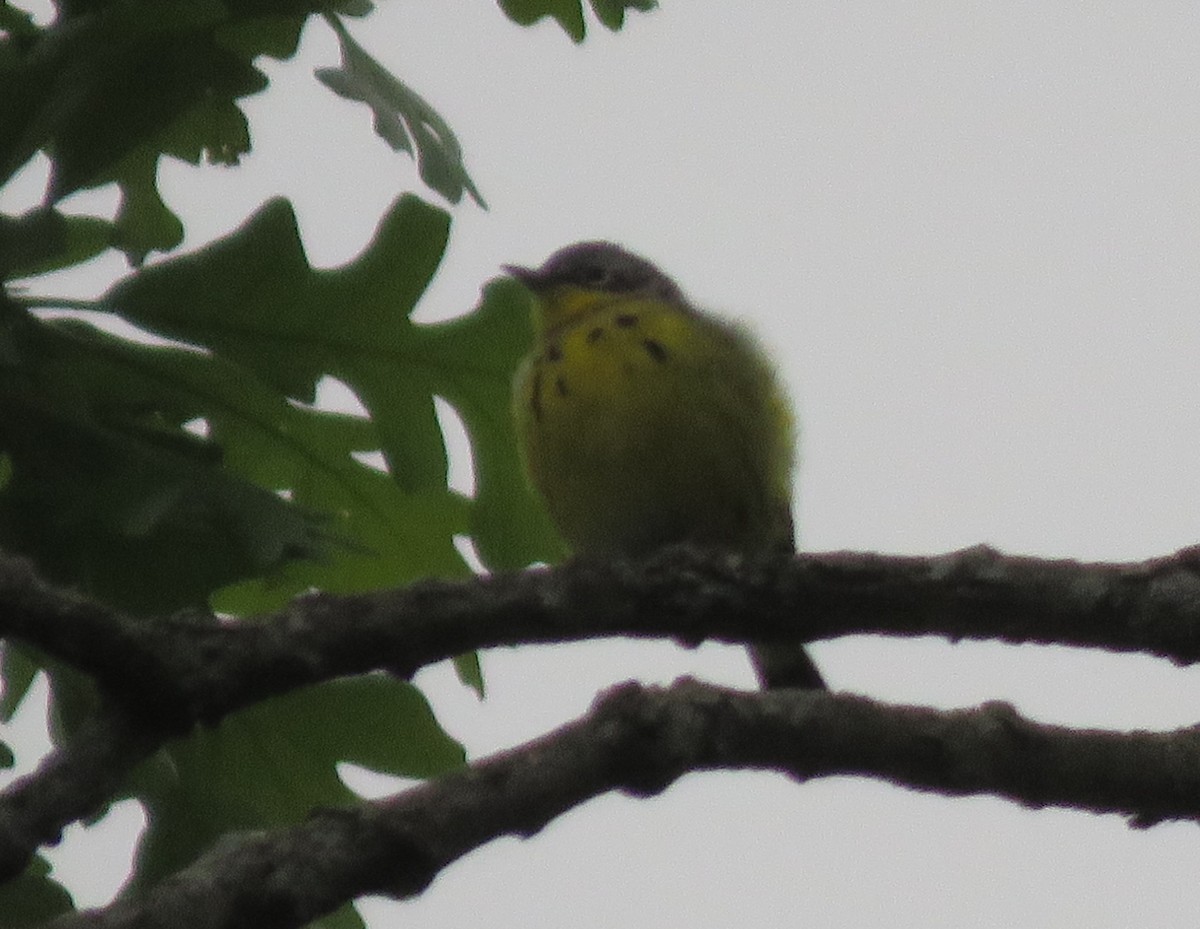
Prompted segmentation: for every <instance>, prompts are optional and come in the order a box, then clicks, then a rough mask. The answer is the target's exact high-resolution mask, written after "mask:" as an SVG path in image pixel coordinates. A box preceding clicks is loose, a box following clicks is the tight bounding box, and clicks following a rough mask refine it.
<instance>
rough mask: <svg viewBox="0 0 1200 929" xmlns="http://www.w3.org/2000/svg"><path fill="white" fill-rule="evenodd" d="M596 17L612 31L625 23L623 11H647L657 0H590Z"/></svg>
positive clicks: (656, 4) (652, 7)
mask: <svg viewBox="0 0 1200 929" xmlns="http://www.w3.org/2000/svg"><path fill="white" fill-rule="evenodd" d="M590 2H591V4H592V11H593V12H594V13H595V14H596V18H597V19H599V20H600V22H602V23H603V24H604V25H605V26H606V27H607V28H609V29H611V30H612V31H613V32H616V31H618V30H619V29H620V28H621V27H622V26H624V25H625V11H626V10H638V11H639V12H642V13H648V12H650V11H651V10H653V9H655V8H656V7H657V6H658V2H657V0H590Z"/></svg>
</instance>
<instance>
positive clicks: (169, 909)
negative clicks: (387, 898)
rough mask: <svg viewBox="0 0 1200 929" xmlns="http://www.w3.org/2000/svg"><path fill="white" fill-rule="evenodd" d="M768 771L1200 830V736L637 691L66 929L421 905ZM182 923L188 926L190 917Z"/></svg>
mask: <svg viewBox="0 0 1200 929" xmlns="http://www.w3.org/2000/svg"><path fill="white" fill-rule="evenodd" d="M715 769H721V770H733V769H756V770H762V769H766V770H773V771H779V772H781V773H784V774H788V775H790V776H792V777H795V778H797V779H799V780H806V779H809V778H814V777H822V776H827V775H838V774H841V775H844V774H861V775H868V776H873V777H879V778H883V779H886V780H889V781H891V782H893V783H895V784H899V785H904V786H908V787H911V788H914V789H917V790H931V791H937V792H939V793H944V794H950V795H963V794H983V793H986V794H993V795H997V796H1001V797H1006V798H1008V799H1011V800H1014V801H1017V802H1019V803H1023V804H1025V805H1027V806H1032V807H1043V806H1047V805H1056V806H1066V807H1072V808H1075V809H1083V810H1089V811H1093V812H1105V813H1124V814H1126V815H1130V816H1134V817H1136V824H1138V825H1146V824H1149V823H1151V822H1154V821H1157V820H1160V819H1164V818H1181V819H1193V820H1194V819H1200V734H1198V733H1197V731H1196V730H1195V729H1187V730H1180V731H1178V732H1175V733H1146V732H1129V733H1118V732H1104V731H1077V730H1071V729H1065V728H1062V727H1057V726H1046V725H1039V724H1036V723H1033V722H1030V721H1029V720H1026V719H1024V718H1022V717H1021V716H1019V715H1018V714H1017V713H1016V711H1015V710H1014V709H1013V708H1012V707H1011V706H1009V705H1007V704H1001V703H991V704H986V705H984V706H982V707H979V708H978V709H973V710H958V711H952V712H939V711H936V710H931V709H926V708H923V707H902V706H885V705H882V704H879V703H875V702H873V701H871V700H868V699H866V698H863V697H856V696H851V695H839V694H829V693H820V692H806V691H773V692H770V693H743V692H738V691H731V690H726V689H722V688H717V687H713V686H709V685H705V684H701V683H697V682H695V681H682V682H679V683H677V684H675V685H673V686H672V687H669V688H665V689H662V688H645V687H641V686H639V685H635V684H627V685H623V686H621V687H617V688H614V689H613V690H611V691H610V692H608V693H607V694H606V695H604V696H602V697H601V698H600V699H599V700H598V701H597V704H596V706H595V708H594V709H593V711H592V712H591V713H589V714H588V715H587V716H585V717H583V718H582V719H580V720H578V721H576V722H573V723H570V724H568V725H566V726H563V727H562V728H560V729H558V730H557V731H555V732H553V733H550V734H549V735H546V736H543V737H542V738H539V739H537V740H535V741H533V742H530V743H528V744H526V745H524V746H522V747H520V748H518V749H514V750H511V751H508V752H503V753H500V754H498V755H496V756H494V757H492V758H490V759H487V760H485V761H482V762H479V763H477V764H476V765H474V766H472V767H471V768H468V769H466V770H463V771H460V772H456V773H453V774H449V775H446V776H444V777H441V778H438V779H437V780H435V781H431V782H429V783H427V784H424V785H421V786H419V787H417V788H414V789H412V790H409V791H407V792H405V793H402V794H399V795H397V796H395V797H392V798H390V799H387V800H383V801H379V802H375V803H364V804H361V805H360V806H358V807H356V808H353V809H350V810H342V811H323V812H318V813H316V814H314V816H313V817H312V818H310V820H309V821H307V822H306V823H304V824H302V825H299V826H295V827H292V828H289V829H281V830H277V831H272V832H260V833H254V834H241V835H237V836H228V837H226V839H225V840H223V841H222V843H220V844H219V845H218V846H217V847H215V848H214V849H213V850H212V851H210V852H209V853H207V854H206V855H204V856H203V857H202V858H201V859H199V860H198V861H197V862H195V863H194V864H193V865H191V866H189V867H188V868H186V869H185V870H183V871H181V872H179V873H178V874H176V875H174V876H173V877H172V878H170V879H168V880H166V881H164V882H162V883H161V884H160V885H158V887H156V888H155V889H154V890H152V891H151V892H150V893H149V894H148V895H147V896H146V897H144V898H142V899H140V900H137V901H121V902H117V903H114V904H112V905H111V906H109V907H108V908H106V909H104V910H101V911H93V912H89V913H82V914H74V915H71V916H67V917H64V918H62V919H60V920H58V921H56V922H55V923H53V924H52V925H53V927H54V929H83V927H87V929H132V927H135V926H136V927H138V929H152V927H153V929H157V927H163V929H166V927H172V929H174V927H176V926H181V925H187V926H189V927H191V929H232V927H241V926H250V925H271V926H276V927H289V926H302V925H304V924H306V923H307V922H309V921H310V920H312V919H315V918H316V917H318V916H320V915H322V914H324V913H328V912H330V911H332V910H333V909H335V908H336V907H338V906H340V905H341V904H342V903H344V902H345V901H347V900H350V899H353V898H355V897H357V896H361V895H364V894H368V893H378V894H387V895H391V896H394V897H405V896H411V895H414V894H416V893H419V892H420V891H421V890H423V889H424V888H425V887H426V886H427V885H428V884H429V882H430V881H431V880H432V879H433V878H434V877H435V876H436V875H437V874H438V872H439V871H441V870H442V869H443V868H445V867H446V866H448V865H449V864H451V863H452V862H454V861H455V860H457V859H458V858H461V857H462V856H463V855H465V854H466V853H467V852H469V851H471V850H473V849H475V848H477V847H479V846H480V845H483V844H485V843H487V842H489V841H491V840H493V839H495V838H498V837H500V836H504V835H512V834H515V835H520V836H531V835H533V834H535V833H536V832H538V831H539V830H540V829H542V828H543V827H544V826H545V825H546V824H547V823H549V822H550V821H551V820H553V819H554V818H555V817H557V816H559V815H561V814H562V813H564V812H566V811H567V810H570V809H572V808H574V807H575V806H578V805H579V804H581V803H583V802H584V801H586V800H588V799H590V798H592V797H595V796H598V795H599V794H602V793H606V792H608V791H611V790H621V791H624V792H626V793H629V794H633V795H635V796H650V795H653V794H657V793H659V792H661V791H662V790H664V789H666V788H667V787H668V786H669V785H670V784H671V783H673V782H674V781H675V780H677V779H678V778H679V777H681V776H682V775H683V774H685V773H687V772H689V771H701V770H715ZM185 917H186V918H185Z"/></svg>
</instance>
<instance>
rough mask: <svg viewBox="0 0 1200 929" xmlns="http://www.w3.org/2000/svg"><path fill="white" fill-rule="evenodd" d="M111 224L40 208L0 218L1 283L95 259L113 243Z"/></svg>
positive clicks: (88, 217)
mask: <svg viewBox="0 0 1200 929" xmlns="http://www.w3.org/2000/svg"><path fill="white" fill-rule="evenodd" d="M112 229H113V227H112V224H111V223H108V222H105V221H104V220H102V219H95V218H93V217H90V216H66V215H64V214H62V213H59V212H58V211H57V210H52V209H49V208H42V209H37V210H31V211H29V212H28V213H25V214H24V215H23V216H5V215H3V214H0V280H9V279H12V278H19V277H34V276H36V275H39V274H46V273H48V272H50V271H57V270H58V269H60V268H65V267H67V266H69V265H75V264H81V263H83V262H85V261H87V260H88V259H89V258H94V257H95V256H96V255H98V254H100V253H101V252H102V251H104V250H105V249H106V248H108V246H109V243H110V241H111V239H112V234H113V233H112Z"/></svg>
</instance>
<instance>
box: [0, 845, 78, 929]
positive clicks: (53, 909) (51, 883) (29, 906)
mask: <svg viewBox="0 0 1200 929" xmlns="http://www.w3.org/2000/svg"><path fill="white" fill-rule="evenodd" d="M73 909H74V906H73V904H72V901H71V895H70V894H69V893H67V891H66V889H65V888H64V887H63V886H62V885H61V884H60V883H58V882H57V881H55V880H52V879H51V878H50V864H49V862H47V861H46V859H45V858H43V857H42V856H41V855H38V856H37V857H35V858H34V859H33V861H32V862H30V864H29V867H27V868H26V869H25V872H24V873H23V874H22V875H21V876H20V877H18V878H16V879H15V880H12V881H9V882H8V883H6V884H2V885H0V926H3V927H4V929H24V927H25V926H37V925H40V924H41V923H43V922H46V921H47V920H50V919H53V918H54V917H55V916H59V915H61V914H63V913H67V912H70V911H71V910H73Z"/></svg>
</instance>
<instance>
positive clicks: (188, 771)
mask: <svg viewBox="0 0 1200 929" xmlns="http://www.w3.org/2000/svg"><path fill="white" fill-rule="evenodd" d="M166 754H167V756H168V757H169V759H170V764H169V765H162V764H156V765H155V766H153V767H152V768H146V769H144V770H143V771H142V772H141V775H140V778H139V781H138V783H137V786H136V788H135V789H136V790H137V793H138V795H139V796H140V797H141V799H142V800H143V802H144V803H145V804H146V810H147V816H148V826H147V831H146V833H145V834H144V835H143V838H142V841H141V845H140V848H139V851H138V856H137V868H136V878H135V887H137V888H145V887H147V886H149V885H150V884H151V883H153V882H154V881H156V880H159V879H160V878H162V877H163V876H165V875H166V874H169V873H171V872H172V871H174V870H176V869H177V868H180V867H182V866H184V865H185V864H187V863H188V862H189V861H191V860H192V859H193V858H194V857H195V856H196V855H197V854H199V853H200V852H201V851H202V850H203V849H205V848H207V847H208V846H209V845H210V844H211V843H212V841H214V840H215V839H216V838H217V837H219V836H220V835H222V834H223V833H225V832H228V831H230V830H241V829H262V828H269V827H272V826H280V825H285V824H288V823H294V822H299V821H300V820H302V819H303V818H304V817H305V816H307V815H308V814H309V813H310V812H311V811H312V810H313V809H314V808H319V807H330V806H344V805H346V804H348V803H352V802H354V800H355V796H354V794H353V793H352V792H351V791H350V790H349V789H348V788H347V787H346V786H345V785H344V784H343V783H342V781H341V779H340V778H339V777H338V775H337V765H338V764H339V763H341V762H349V763H352V764H357V765H360V766H362V767H366V768H370V769H372V770H376V771H382V772H385V773H388V774H392V775H398V776H404V777H429V776H432V775H435V774H439V773H442V772H444V771H446V770H449V769H451V768H455V767H459V766H460V765H462V764H463V763H464V761H465V753H464V752H463V750H462V747H461V746H460V745H459V744H458V743H457V742H455V741H453V740H452V739H450V738H449V737H448V736H447V735H446V734H445V733H444V732H442V730H441V729H440V727H439V726H438V725H437V722H436V720H435V719H434V717H433V713H432V711H431V710H430V708H429V705H428V703H427V702H426V701H425V698H424V697H423V696H422V695H421V693H420V691H418V690H417V689H416V688H414V687H412V686H411V685H409V684H403V683H401V682H399V681H396V680H393V679H391V678H387V677H384V676H382V675H374V676H370V677H364V678H357V679H353V680H345V681H335V682H332V683H329V684H322V685H321V686H319V687H314V688H309V689H305V690H301V691H298V692H296V693H292V694H288V695H286V696H283V697H278V698H275V699H273V700H270V701H268V702H267V703H264V704H260V705H258V706H255V707H252V708H250V709H247V710H243V711H241V712H239V713H237V714H235V715H233V716H231V717H230V718H228V719H227V720H225V721H224V722H223V723H222V724H221V726H220V727H219V728H217V729H216V730H207V731H201V732H197V733H196V734H195V735H193V736H191V737H190V738H188V739H185V740H183V741H181V742H176V743H173V744H172V745H171V746H169V748H168V749H166Z"/></svg>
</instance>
